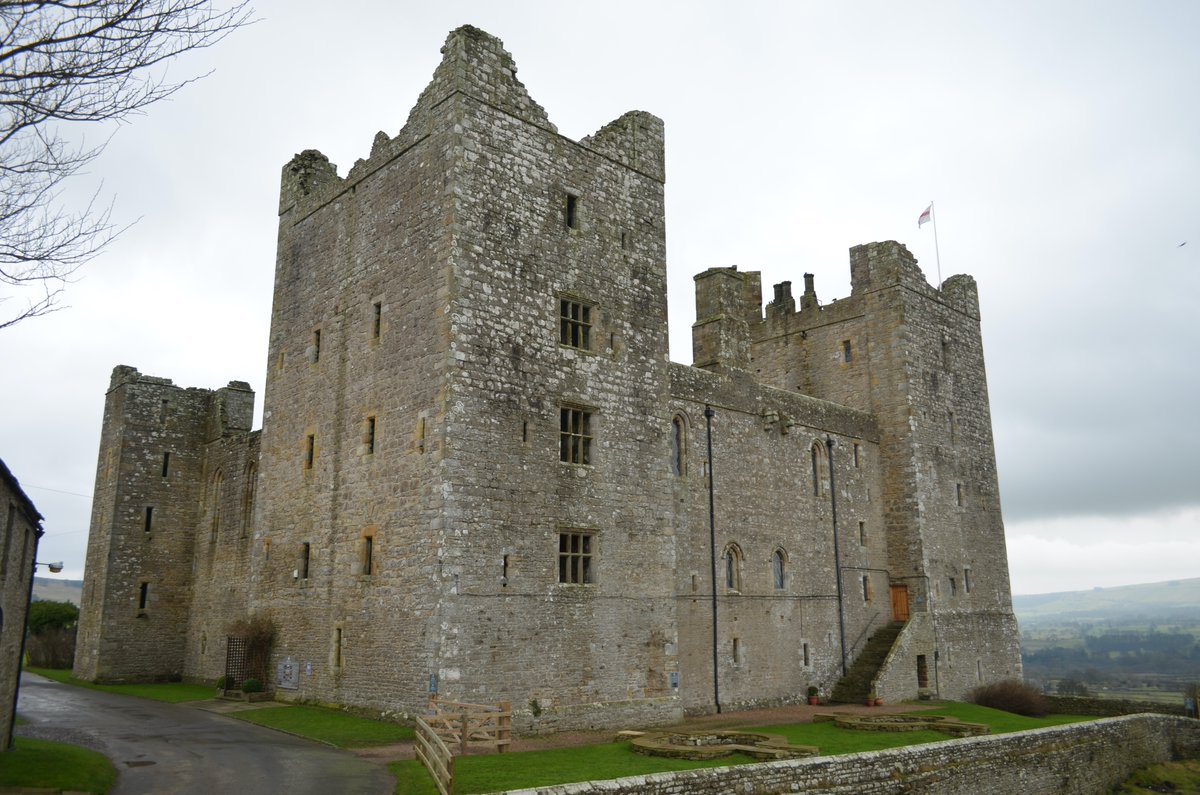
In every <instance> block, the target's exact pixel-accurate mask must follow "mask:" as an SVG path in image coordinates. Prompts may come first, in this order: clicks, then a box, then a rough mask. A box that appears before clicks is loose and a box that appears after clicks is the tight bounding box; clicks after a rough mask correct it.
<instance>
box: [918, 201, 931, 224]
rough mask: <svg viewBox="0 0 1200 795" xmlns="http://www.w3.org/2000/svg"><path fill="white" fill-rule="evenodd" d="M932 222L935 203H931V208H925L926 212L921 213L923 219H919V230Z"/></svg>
mask: <svg viewBox="0 0 1200 795" xmlns="http://www.w3.org/2000/svg"><path fill="white" fill-rule="evenodd" d="M932 220H933V203H932V202H930V203H929V206H928V207H926V208H925V212H923V213H921V217H920V218H918V219H917V229H920V228H921V227H923V226H925V224H927V223H929V222H930V221H932Z"/></svg>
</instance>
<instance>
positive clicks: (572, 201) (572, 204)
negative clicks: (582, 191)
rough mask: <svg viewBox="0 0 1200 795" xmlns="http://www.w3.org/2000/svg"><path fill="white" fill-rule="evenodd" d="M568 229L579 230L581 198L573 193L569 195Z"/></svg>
mask: <svg viewBox="0 0 1200 795" xmlns="http://www.w3.org/2000/svg"><path fill="white" fill-rule="evenodd" d="M567 228H568V229H578V228H579V197H578V196H576V195H574V194H572V193H568V194H567Z"/></svg>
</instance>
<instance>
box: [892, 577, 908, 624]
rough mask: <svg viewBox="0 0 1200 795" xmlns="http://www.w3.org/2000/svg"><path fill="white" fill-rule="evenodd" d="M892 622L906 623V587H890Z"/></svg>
mask: <svg viewBox="0 0 1200 795" xmlns="http://www.w3.org/2000/svg"><path fill="white" fill-rule="evenodd" d="M892 620H893V621H908V586H907V585H893V586H892Z"/></svg>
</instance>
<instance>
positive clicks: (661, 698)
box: [76, 27, 1020, 730]
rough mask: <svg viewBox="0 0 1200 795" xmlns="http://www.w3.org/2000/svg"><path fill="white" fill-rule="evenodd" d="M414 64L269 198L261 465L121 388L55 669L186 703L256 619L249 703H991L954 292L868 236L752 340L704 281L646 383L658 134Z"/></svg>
mask: <svg viewBox="0 0 1200 795" xmlns="http://www.w3.org/2000/svg"><path fill="white" fill-rule="evenodd" d="M442 54H443V60H442V62H441V64H440V65H439V66H438V67H437V69H436V71H435V73H434V75H433V79H432V81H431V82H430V84H429V86H428V87H427V88H426V89H425V91H424V92H423V93H422V94H421V96H420V98H419V99H418V101H417V104H416V106H415V107H414V108H413V109H412V112H411V113H410V114H409V117H408V120H407V123H406V124H405V125H404V127H403V128H402V129H401V130H400V131H399V133H397V134H396V135H395V136H390V135H388V134H387V133H383V132H381V133H378V134H376V136H375V138H374V141H373V143H372V146H371V152H370V155H369V157H367V158H366V159H364V160H359V161H358V162H357V163H355V164H354V166H353V167H352V168H350V169H349V171H348V172H347V173H346V174H345V175H344V176H341V175H339V174H338V171H337V169H336V167H335V166H334V165H333V164H331V163H330V162H329V161H328V159H327V158H326V157H325V156H324V155H322V154H321V153H320V152H317V151H313V150H309V151H305V152H302V153H300V154H298V155H296V156H295V157H294V158H293V159H292V161H291V162H289V163H288V164H287V165H286V166H285V167H284V169H283V174H282V182H281V190H280V203H279V233H278V254H277V261H276V272H275V296H274V304H273V307H272V315H271V337H270V342H269V352H268V361H267V377H266V390H265V401H264V404H265V405H264V412H263V430H262V431H261V436H260V434H259V433H256V432H251V431H250V416H251V406H252V402H253V395H252V394H251V393H250V392H249V389H248V388H247V387H246V385H245V384H242V383H240V382H231V383H230V385H229V386H228V387H226V388H225V389H221V390H217V391H216V392H208V391H205V390H195V389H187V390H185V389H180V388H179V387H176V386H174V385H172V384H171V382H170V381H168V380H166V379H161V378H153V377H150V376H144V375H142V374H140V373H138V372H137V371H136V370H134V369H133V368H129V367H118V368H117V369H116V370H115V371H114V373H113V381H112V385H111V387H110V391H109V394H108V399H107V403H106V410H105V425H104V432H103V439H102V446H101V454H100V463H99V466H98V471H97V487H96V499H95V504H94V514H93V520H92V536H91V539H90V540H89V552H88V569H87V581H86V584H85V591H84V605H83V616H82V618H81V623H80V636H79V638H80V640H79V653H78V656H77V660H76V675H78V676H81V677H83V678H87V679H109V680H113V679H118V680H119V679H135V678H159V677H168V676H178V675H182V676H184V677H188V678H195V679H206V680H212V679H216V678H217V677H218V676H220V675H222V673H224V667H223V666H224V661H225V653H226V647H225V636H226V634H228V628H229V627H230V625H231V624H232V623H234V622H235V621H237V620H241V619H246V618H252V617H256V616H260V617H265V618H267V619H269V620H270V621H271V622H272V623H273V624H274V625H275V627H276V633H275V640H274V649H273V659H272V670H273V671H275V670H278V671H279V672H280V673H279V676H278V678H277V681H275V682H273V683H272V684H273V685H274V687H275V690H276V694H277V696H278V697H280V698H284V699H297V700H306V701H317V702H331V703H338V704H345V705H353V706H359V707H364V708H369V709H377V710H381V711H387V712H397V713H407V714H413V713H419V712H422V711H424V709H425V707H426V705H427V703H428V700H429V699H430V697H431V696H437V697H439V698H447V699H451V700H458V701H469V702H476V703H487V702H496V701H502V700H504V701H510V702H512V703H513V704H514V705H515V706H516V707H517V716H516V725H517V727H518V728H519V729H526V730H528V729H531V728H536V729H538V730H550V729H554V728H560V727H582V726H613V725H617V724H635V723H636V724H643V725H649V724H653V723H664V722H670V721H674V720H677V719H679V718H680V717H682V715H683V714H684V713H685V712H703V711H709V710H713V709H715V708H717V706H733V705H744V706H752V705H761V704H768V703H780V702H790V701H796V700H800V699H803V698H804V697H805V691H806V688H807V687H808V686H810V685H811V686H815V687H817V688H818V689H819V690H820V692H821V693H822V694H823V695H825V696H828V695H829V694H830V693H831V692H842V693H848V692H850V691H849V690H848V689H847V688H848V687H849V685H848V684H847V682H851V681H853V680H855V677H856V676H857V677H859V679H862V678H863V677H864V676H865V677H866V678H865V679H864V680H863V682H862V687H864V688H865V687H867V686H870V687H871V688H873V689H875V690H876V691H877V692H879V693H880V695H882V696H883V697H884V698H887V699H905V698H914V697H916V696H917V695H919V694H927V693H928V694H939V695H941V696H944V697H958V696H961V695H963V694H964V693H965V692H966V691H967V690H969V689H970V688H971V687H973V686H974V685H975V684H977V683H979V682H981V681H986V680H991V679H997V678H1004V677H1009V676H1015V675H1019V671H1020V658H1019V653H1018V649H1017V634H1016V626H1015V622H1014V620H1013V617H1012V611H1011V605H1010V598H1009V590H1008V574H1007V568H1006V561H1005V550H1004V536H1003V525H1002V521H1001V516H1000V508H999V498H998V493H997V487H996V477H995V454H994V451H993V447H992V439H991V420H990V416H989V410H988V403H987V391H986V382H985V378H984V370H983V354H982V348H981V344H980V334H979V310H978V301H977V299H976V295H975V288H974V282H973V281H972V280H971V279H970V277H966V276H955V277H952V278H951V279H949V280H947V282H946V283H945V284H943V285H941V286H940V287H938V288H934V287H932V286H930V285H929V284H927V283H926V281H925V279H924V276H923V275H922V274H921V272H920V269H919V268H918V267H917V264H916V261H915V260H914V259H913V258H912V256H911V255H910V254H909V253H908V252H907V251H906V250H905V249H904V247H903V246H901V245H899V244H898V243H894V242H887V243H872V244H869V245H866V246H858V247H856V248H854V249H852V251H851V257H850V260H851V263H850V265H851V276H852V283H853V291H852V294H851V295H850V297H848V298H846V299H844V300H841V301H837V302H833V303H830V304H827V305H822V304H821V303H820V301H819V300H818V299H817V295H816V289H815V286H814V284H813V281H812V277H811V276H806V277H805V283H804V284H805V286H804V292H803V294H802V295H801V296H800V297H799V300H798V303H799V309H797V299H795V298H793V297H792V292H791V283H790V282H784V283H782V284H779V285H776V286H775V288H774V297H773V299H772V300H771V301H770V302H769V303H768V304H767V305H766V309H765V314H764V310H763V305H762V295H761V283H760V282H761V279H760V276H759V274H758V273H757V272H753V271H750V272H745V271H738V270H737V269H736V268H721V267H717V268H710V269H708V270H706V271H704V272H703V273H701V274H700V275H698V276H697V277H696V307H697V319H696V324H695V326H694V330H693V349H694V353H695V364H694V366H685V365H681V364H674V363H671V362H669V361H668V360H667V351H668V345H667V307H666V244H665V235H664V205H663V190H664V188H663V186H664V179H665V173H664V155H663V151H664V150H663V126H662V122H661V121H660V120H659V119H657V118H655V117H654V116H652V115H650V114H647V113H643V112H640V111H634V112H630V113H627V114H625V115H623V116H621V117H620V118H618V119H616V120H615V121H613V122H611V123H609V124H607V125H606V126H604V127H603V128H601V129H600V130H599V131H597V132H596V133H595V134H593V135H591V136H588V137H586V138H584V139H582V140H580V141H572V140H569V139H567V138H565V137H563V136H562V135H560V134H559V133H558V131H557V130H556V129H555V127H554V125H553V124H552V123H551V122H550V120H549V118H548V116H547V114H546V112H545V111H544V110H543V109H542V108H541V106H539V105H538V104H537V103H536V102H535V101H534V100H533V99H532V98H530V96H529V95H528V93H527V92H526V90H525V87H524V86H523V85H522V84H521V82H520V81H519V80H517V77H516V67H515V66H514V64H513V61H512V58H511V56H510V55H509V54H508V53H507V52H506V51H505V50H504V48H503V46H502V45H501V43H500V41H499V40H497V39H495V38H493V37H492V36H489V35H488V34H486V33H483V32H482V31H479V30H477V29H475V28H471V27H463V28H459V29H458V30H455V31H453V32H451V33H450V35H449V37H448V38H447V40H446V44H445V46H444V47H443V49H442ZM889 633H890V634H889ZM869 644H874V645H880V644H882V646H883V650H884V652H885V653H886V662H885V663H883V664H882V665H881V666H877V667H876V669H874V670H870V671H868V672H866V673H865V674H863V673H861V672H858V673H856V672H855V670H854V669H855V664H856V662H860V661H862V660H865V659H868V658H869V657H870V655H866V654H863V651H864V649H866V648H868V645H869ZM889 649H890V652H889ZM859 667H861V666H859ZM285 672H286V673H285ZM847 674H849V675H847ZM835 687H836V688H838V690H836V691H835Z"/></svg>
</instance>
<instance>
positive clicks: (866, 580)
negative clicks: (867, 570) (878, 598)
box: [862, 574, 871, 603]
mask: <svg viewBox="0 0 1200 795" xmlns="http://www.w3.org/2000/svg"><path fill="white" fill-rule="evenodd" d="M862 591H863V601H864V602H867V603H870V601H871V578H870V576H868V575H866V574H864V575H863V576H862Z"/></svg>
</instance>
